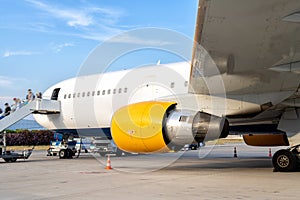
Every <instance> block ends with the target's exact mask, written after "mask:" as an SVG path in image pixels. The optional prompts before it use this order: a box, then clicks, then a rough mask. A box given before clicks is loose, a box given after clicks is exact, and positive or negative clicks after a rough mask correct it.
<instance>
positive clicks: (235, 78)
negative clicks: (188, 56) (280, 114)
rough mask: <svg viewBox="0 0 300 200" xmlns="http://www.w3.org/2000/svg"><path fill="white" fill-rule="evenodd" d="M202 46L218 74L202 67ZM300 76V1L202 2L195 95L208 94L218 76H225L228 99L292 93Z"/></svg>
mask: <svg viewBox="0 0 300 200" xmlns="http://www.w3.org/2000/svg"><path fill="white" fill-rule="evenodd" d="M202 47H203V48H204V49H205V50H206V51H207V53H208V54H209V55H210V56H211V58H212V59H213V61H214V62H215V64H216V66H217V69H218V70H217V72H216V70H211V69H209V67H211V66H210V65H207V63H206V62H203V48H202ZM284 72H286V73H285V74H284V75H282V73H284ZM298 72H300V1H299V0H264V1H261V0H200V1H199V7H198V15H197V23H196V29H195V45H194V49H193V59H192V70H191V77H190V84H191V86H192V87H191V88H193V90H190V92H192V93H196V94H209V93H210V92H209V91H208V90H207V88H205V87H203V84H205V83H206V84H207V82H209V81H210V80H211V79H212V80H213V78H212V77H213V76H216V75H221V76H222V79H223V81H224V86H225V90H226V93H227V94H244V93H247V94H249V93H257V92H259V93H263V92H271V91H279V90H290V91H292V90H296V89H297V87H298V85H299V81H298V80H299V77H298V75H297V73H298ZM295 73H296V74H295ZM200 76H205V77H210V79H208V80H205V81H203V78H202V77H200ZM274 78H276V79H274ZM242 79H244V80H242ZM278 80H279V81H278ZM287 80H288V81H287ZM282 84H286V85H285V86H284V88H283V86H282Z"/></svg>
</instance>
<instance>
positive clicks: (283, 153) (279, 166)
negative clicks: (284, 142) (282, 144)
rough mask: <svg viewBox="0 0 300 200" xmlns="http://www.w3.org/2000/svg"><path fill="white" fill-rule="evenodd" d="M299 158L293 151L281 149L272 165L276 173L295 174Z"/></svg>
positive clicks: (274, 157)
mask: <svg viewBox="0 0 300 200" xmlns="http://www.w3.org/2000/svg"><path fill="white" fill-rule="evenodd" d="M297 162H298V160H297V157H296V156H295V154H293V153H292V152H291V151H289V150H286V149H281V150H279V151H277V152H276V153H275V154H274V155H273V158H272V164H273V167H274V170H275V171H278V172H293V171H296V169H297Z"/></svg>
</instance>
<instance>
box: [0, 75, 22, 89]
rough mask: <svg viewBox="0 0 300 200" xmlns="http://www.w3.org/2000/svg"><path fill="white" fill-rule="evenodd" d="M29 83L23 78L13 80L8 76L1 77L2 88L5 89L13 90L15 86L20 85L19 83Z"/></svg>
mask: <svg viewBox="0 0 300 200" xmlns="http://www.w3.org/2000/svg"><path fill="white" fill-rule="evenodd" d="M24 81H27V80H26V79H23V78H12V77H8V76H0V87H3V88H11V87H14V86H15V85H19V84H18V83H20V82H24Z"/></svg>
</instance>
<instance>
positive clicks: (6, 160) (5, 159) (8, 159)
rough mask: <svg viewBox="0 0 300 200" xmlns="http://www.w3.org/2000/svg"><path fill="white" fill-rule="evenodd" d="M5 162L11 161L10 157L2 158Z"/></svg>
mask: <svg viewBox="0 0 300 200" xmlns="http://www.w3.org/2000/svg"><path fill="white" fill-rule="evenodd" d="M3 160H4V161H5V162H11V158H3Z"/></svg>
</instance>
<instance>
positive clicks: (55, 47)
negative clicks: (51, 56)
mask: <svg viewBox="0 0 300 200" xmlns="http://www.w3.org/2000/svg"><path fill="white" fill-rule="evenodd" d="M50 45H51V47H52V49H53V51H54V52H56V53H58V52H60V51H61V50H62V49H63V48H65V47H73V46H75V45H74V44H73V43H68V42H66V43H63V44H50Z"/></svg>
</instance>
